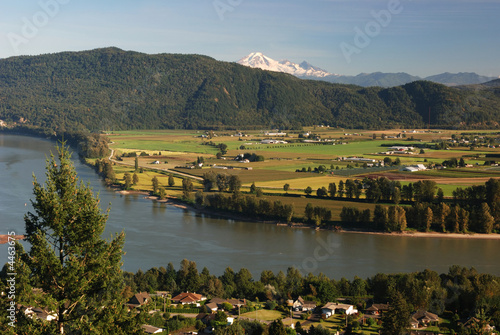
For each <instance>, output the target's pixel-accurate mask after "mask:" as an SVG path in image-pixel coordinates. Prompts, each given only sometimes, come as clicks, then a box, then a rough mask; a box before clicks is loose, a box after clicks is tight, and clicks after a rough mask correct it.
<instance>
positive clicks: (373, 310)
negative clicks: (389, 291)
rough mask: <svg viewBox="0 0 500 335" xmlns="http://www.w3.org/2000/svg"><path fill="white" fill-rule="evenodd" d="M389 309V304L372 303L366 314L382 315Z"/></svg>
mask: <svg viewBox="0 0 500 335" xmlns="http://www.w3.org/2000/svg"><path fill="white" fill-rule="evenodd" d="M388 309H389V304H372V305H371V306H370V307H368V308H367V309H366V314H369V315H382V313H384V312H387V310H388Z"/></svg>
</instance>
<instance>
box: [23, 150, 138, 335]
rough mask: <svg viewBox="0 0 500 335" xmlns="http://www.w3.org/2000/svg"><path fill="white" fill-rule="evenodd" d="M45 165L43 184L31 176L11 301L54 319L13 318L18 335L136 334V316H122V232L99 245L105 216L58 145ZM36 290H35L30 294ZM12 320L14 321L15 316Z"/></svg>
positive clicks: (123, 305)
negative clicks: (16, 288)
mask: <svg viewBox="0 0 500 335" xmlns="http://www.w3.org/2000/svg"><path fill="white" fill-rule="evenodd" d="M57 151H58V160H59V162H58V161H57V160H56V158H55V157H54V155H51V157H50V159H48V160H47V172H46V176H47V180H46V182H45V184H44V185H41V184H40V183H39V182H38V181H37V179H36V177H34V182H33V185H34V189H33V192H34V196H35V199H34V200H32V201H31V203H32V205H33V208H34V213H31V212H30V213H27V214H26V215H25V218H24V220H25V225H26V235H25V236H26V241H27V242H28V243H29V244H30V251H29V252H27V253H25V252H24V251H23V250H22V247H19V248H18V249H19V252H18V255H17V270H18V272H19V275H18V279H19V281H20V282H19V283H18V285H19V288H20V291H19V296H18V303H19V304H23V305H25V306H33V307H40V308H42V309H44V310H46V311H49V313H50V312H53V313H54V314H55V315H56V316H57V320H56V321H51V322H49V321H47V322H43V326H42V327H40V326H41V324H40V323H41V321H40V320H36V319H29V318H22V317H21V318H20V319H19V320H18V325H17V327H16V328H17V329H16V331H17V333H18V334H21V333H24V334H45V333H47V334H54V333H59V334H134V333H140V330H139V329H140V324H139V320H140V319H142V314H141V313H139V314H138V313H135V312H132V313H131V312H128V311H127V307H126V305H125V302H126V301H125V298H124V297H123V296H122V292H123V289H124V284H123V277H122V271H121V269H120V266H121V264H122V263H121V258H122V255H123V252H122V248H123V244H124V239H125V236H124V233H123V232H122V233H120V234H117V235H116V236H114V237H112V238H111V239H110V240H109V241H107V240H103V239H102V238H101V235H102V234H103V232H104V227H105V224H106V220H107V218H108V213H107V212H106V213H103V212H102V211H101V209H100V207H99V199H98V198H97V197H94V195H93V193H92V190H91V188H90V187H89V186H88V185H84V184H83V183H82V182H79V180H78V177H77V174H76V171H75V168H74V166H73V164H72V162H71V159H70V158H71V154H70V153H69V151H68V149H67V148H66V146H65V144H64V143H62V145H60V146H59V147H58V150H57ZM32 288H37V289H38V290H32ZM18 315H21V316H22V314H21V313H19V314H18Z"/></svg>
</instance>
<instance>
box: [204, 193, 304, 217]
mask: <svg viewBox="0 0 500 335" xmlns="http://www.w3.org/2000/svg"><path fill="white" fill-rule="evenodd" d="M195 202H196V204H198V205H201V206H205V207H208V208H211V209H214V210H220V211H225V212H233V213H236V214H242V215H245V216H247V217H252V218H255V219H262V220H278V221H283V222H287V223H289V222H291V221H292V217H293V214H294V206H293V204H283V203H282V202H281V201H279V200H274V201H273V200H269V199H266V198H262V197H258V196H254V195H243V194H241V193H239V192H235V193H233V194H232V195H226V194H223V193H211V194H204V193H203V192H200V191H199V192H196V194H195Z"/></svg>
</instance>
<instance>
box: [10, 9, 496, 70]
mask: <svg viewBox="0 0 500 335" xmlns="http://www.w3.org/2000/svg"><path fill="white" fill-rule="evenodd" d="M499 14H500V0H307V1H306V0H302V1H300V0H266V1H263V0H141V1H132V0H119V1H118V0H104V1H102V0H99V1H96V0H85V1H84V0H16V1H3V2H2V10H1V11H0V58H6V57H11V56H17V55H37V54H42V53H54V52H60V51H68V50H69V51H80V50H89V49H95V48H100V47H108V46H115V47H119V48H121V49H125V50H134V51H140V52H145V53H196V54H204V55H208V56H211V57H214V58H215V59H218V60H224V61H236V60H238V59H240V58H242V57H244V56H246V55H248V54H249V53H251V52H254V51H260V52H262V53H264V54H265V55H267V56H269V57H271V58H274V59H277V60H280V59H285V58H286V59H288V60H290V61H293V62H301V61H303V60H307V61H308V62H310V63H311V64H313V65H315V66H318V67H321V68H323V69H325V70H327V71H329V72H333V73H339V74H351V75H353V74H358V73H361V72H376V71H382V72H408V73H410V74H413V75H419V76H427V75H432V74H438V73H442V72H476V73H479V74H482V75H491V76H499V75H500V66H499V64H500V18H499Z"/></svg>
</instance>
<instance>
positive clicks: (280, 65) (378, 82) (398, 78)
mask: <svg viewBox="0 0 500 335" xmlns="http://www.w3.org/2000/svg"><path fill="white" fill-rule="evenodd" d="M237 63H238V64H241V65H245V66H249V67H252V68H259V69H262V70H268V71H275V72H284V73H288V74H291V75H294V76H296V77H299V78H301V79H317V80H324V81H328V82H331V83H338V84H352V85H358V86H363V87H370V86H380V87H394V86H400V85H404V84H407V83H411V82H414V81H417V80H428V81H432V82H435V83H439V84H443V85H447V86H458V85H472V84H481V83H485V82H487V81H490V80H494V79H497V78H495V77H486V76H481V75H478V74H477V73H472V72H460V73H449V72H446V73H441V74H437V75H433V76H429V77H426V78H421V77H417V76H412V75H410V74H408V73H405V72H399V73H383V72H374V73H361V74H358V75H357V76H347V75H340V74H333V73H329V72H328V71H326V70H323V69H320V68H318V67H315V66H313V65H311V64H309V63H308V62H306V61H303V62H302V63H300V64H297V63H293V62H291V61H289V60H281V61H277V60H274V59H272V58H270V57H268V56H265V55H264V54H262V53H261V52H253V53H251V54H250V55H248V56H246V57H243V58H242V59H240V60H239V61H237Z"/></svg>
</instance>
